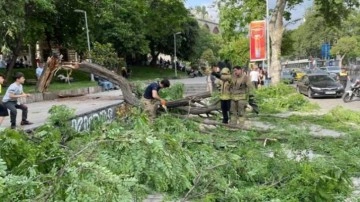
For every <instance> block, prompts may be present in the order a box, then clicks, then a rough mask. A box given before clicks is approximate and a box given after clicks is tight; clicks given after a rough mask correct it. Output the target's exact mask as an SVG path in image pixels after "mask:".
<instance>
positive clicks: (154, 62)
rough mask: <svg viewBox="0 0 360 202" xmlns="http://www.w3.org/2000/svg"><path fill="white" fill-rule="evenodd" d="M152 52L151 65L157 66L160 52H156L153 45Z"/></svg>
mask: <svg viewBox="0 0 360 202" xmlns="http://www.w3.org/2000/svg"><path fill="white" fill-rule="evenodd" d="M150 54H151V62H150V66H156V62H157V59H158V56H159V54H160V53H156V51H155V48H154V47H151V51H150Z"/></svg>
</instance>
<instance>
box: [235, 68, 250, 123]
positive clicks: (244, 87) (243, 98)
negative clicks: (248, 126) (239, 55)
mask: <svg viewBox="0 0 360 202" xmlns="http://www.w3.org/2000/svg"><path fill="white" fill-rule="evenodd" d="M253 90H254V86H253V84H252V82H251V80H250V77H249V76H247V75H245V74H243V70H242V68H241V67H240V66H235V67H234V74H233V75H232V79H231V83H230V96H231V107H230V114H231V118H230V123H231V124H240V125H242V124H244V122H245V109H246V107H247V106H248V99H249V95H251V94H252V91H253Z"/></svg>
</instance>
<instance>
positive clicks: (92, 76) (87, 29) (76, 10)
mask: <svg viewBox="0 0 360 202" xmlns="http://www.w3.org/2000/svg"><path fill="white" fill-rule="evenodd" d="M74 12H76V13H84V15H85V27H86V38H87V45H88V51H89V56H90V62H91V55H90V51H91V49H90V37H89V27H88V22H87V14H86V11H84V10H80V9H75V10H74ZM91 81H95V80H94V74H91Z"/></svg>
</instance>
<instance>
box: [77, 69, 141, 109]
mask: <svg viewBox="0 0 360 202" xmlns="http://www.w3.org/2000/svg"><path fill="white" fill-rule="evenodd" d="M79 68H80V70H82V71H85V72H88V73H93V74H94V75H98V76H100V77H103V78H106V79H107V80H108V81H110V82H112V83H115V84H117V85H119V87H120V89H121V91H122V94H123V97H124V100H125V102H126V103H128V104H130V105H134V106H139V105H140V102H139V100H138V99H137V98H136V97H135V96H134V95H133V93H132V91H131V87H130V84H129V82H128V81H127V80H126V79H125V78H124V77H122V76H120V75H117V74H114V73H113V72H111V71H110V70H108V69H106V68H104V67H101V66H100V65H97V64H93V63H88V62H82V63H80V64H79Z"/></svg>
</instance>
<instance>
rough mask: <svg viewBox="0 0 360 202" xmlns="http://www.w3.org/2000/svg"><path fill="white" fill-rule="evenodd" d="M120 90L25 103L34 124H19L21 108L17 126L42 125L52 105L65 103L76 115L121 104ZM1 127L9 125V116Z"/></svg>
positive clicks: (30, 127) (28, 128) (31, 127)
mask: <svg viewBox="0 0 360 202" xmlns="http://www.w3.org/2000/svg"><path fill="white" fill-rule="evenodd" d="M121 95H122V93H121V90H114V91H106V92H100V93H95V94H88V95H85V96H81V97H72V98H62V99H56V100H52V101H43V102H35V103H30V104H26V105H27V106H28V109H29V114H28V120H29V121H31V122H33V123H34V124H32V125H28V126H20V121H21V110H18V114H17V126H18V128H21V129H24V130H31V129H34V128H36V127H39V126H41V125H43V124H44V123H45V122H46V121H47V118H48V117H49V113H48V111H49V109H50V108H51V107H52V106H54V105H66V106H68V107H69V108H73V109H75V110H76V111H75V114H76V115H81V114H86V113H89V112H91V111H96V110H99V109H101V108H104V107H107V106H112V105H116V104H121V103H122V102H123V100H122V96H121ZM2 127H10V116H9V117H6V118H5V120H4V121H3V123H2Z"/></svg>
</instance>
